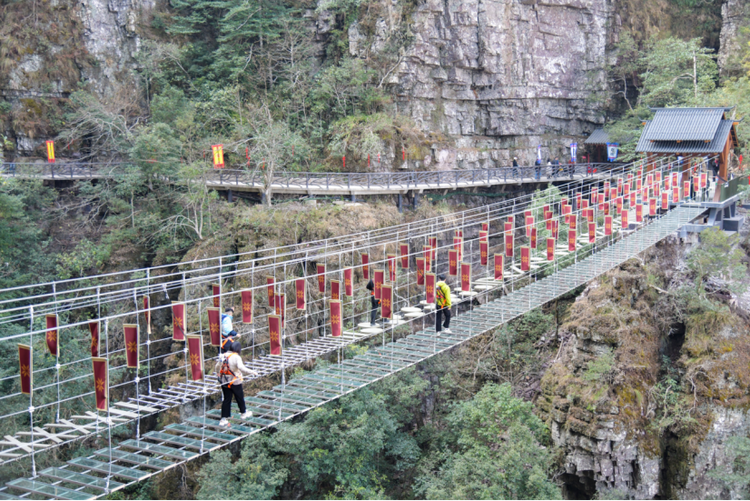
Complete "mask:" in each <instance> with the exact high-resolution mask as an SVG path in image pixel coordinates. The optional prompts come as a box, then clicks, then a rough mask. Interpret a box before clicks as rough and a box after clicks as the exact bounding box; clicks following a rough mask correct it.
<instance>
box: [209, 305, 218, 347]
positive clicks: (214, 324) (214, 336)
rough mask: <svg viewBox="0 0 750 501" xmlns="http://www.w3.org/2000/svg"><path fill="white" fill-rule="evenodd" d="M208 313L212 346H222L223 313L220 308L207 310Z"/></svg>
mask: <svg viewBox="0 0 750 501" xmlns="http://www.w3.org/2000/svg"><path fill="white" fill-rule="evenodd" d="M206 311H208V335H209V337H210V338H211V346H221V312H220V311H219V308H206Z"/></svg>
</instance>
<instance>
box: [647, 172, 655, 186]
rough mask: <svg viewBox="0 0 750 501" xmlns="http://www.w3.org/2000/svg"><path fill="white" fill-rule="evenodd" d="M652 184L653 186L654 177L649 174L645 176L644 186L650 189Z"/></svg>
mask: <svg viewBox="0 0 750 501" xmlns="http://www.w3.org/2000/svg"><path fill="white" fill-rule="evenodd" d="M652 184H654V176H653V175H651V174H646V186H648V187H649V188H650V187H651V185H652Z"/></svg>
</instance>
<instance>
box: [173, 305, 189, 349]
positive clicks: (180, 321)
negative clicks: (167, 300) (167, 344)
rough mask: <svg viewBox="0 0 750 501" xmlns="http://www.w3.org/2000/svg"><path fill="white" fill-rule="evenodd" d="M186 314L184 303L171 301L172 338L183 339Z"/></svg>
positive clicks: (175, 339) (174, 339)
mask: <svg viewBox="0 0 750 501" xmlns="http://www.w3.org/2000/svg"><path fill="white" fill-rule="evenodd" d="M186 325H187V323H186V315H185V304H184V303H172V340H173V341H184V340H185V329H186Z"/></svg>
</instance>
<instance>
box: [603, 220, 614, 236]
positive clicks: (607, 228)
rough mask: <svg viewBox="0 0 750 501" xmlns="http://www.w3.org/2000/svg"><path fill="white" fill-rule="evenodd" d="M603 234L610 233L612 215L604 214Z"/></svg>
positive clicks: (608, 234)
mask: <svg viewBox="0 0 750 501" xmlns="http://www.w3.org/2000/svg"><path fill="white" fill-rule="evenodd" d="M604 234H605V235H606V236H610V235H611V234H612V216H604Z"/></svg>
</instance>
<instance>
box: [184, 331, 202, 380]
mask: <svg viewBox="0 0 750 501" xmlns="http://www.w3.org/2000/svg"><path fill="white" fill-rule="evenodd" d="M187 345H188V356H189V357H190V375H191V376H192V377H193V381H203V338H202V337H201V336H195V335H191V336H187Z"/></svg>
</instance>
